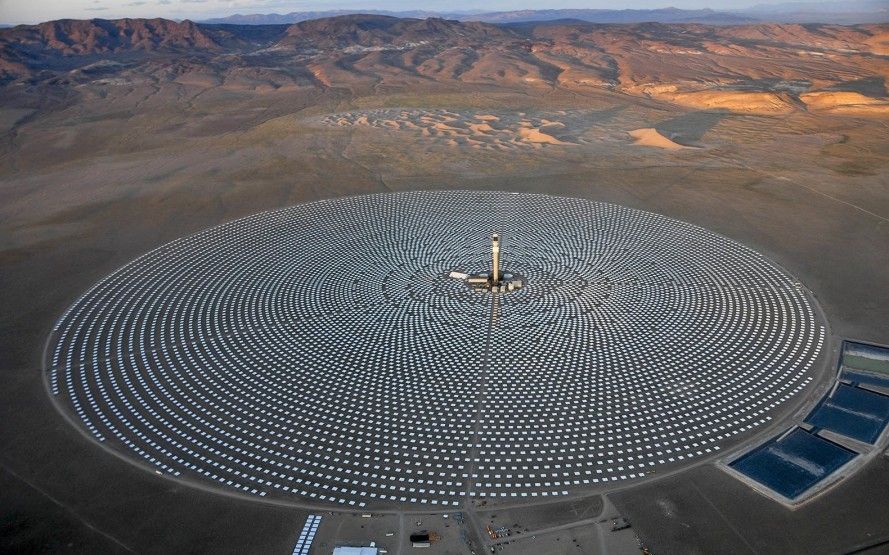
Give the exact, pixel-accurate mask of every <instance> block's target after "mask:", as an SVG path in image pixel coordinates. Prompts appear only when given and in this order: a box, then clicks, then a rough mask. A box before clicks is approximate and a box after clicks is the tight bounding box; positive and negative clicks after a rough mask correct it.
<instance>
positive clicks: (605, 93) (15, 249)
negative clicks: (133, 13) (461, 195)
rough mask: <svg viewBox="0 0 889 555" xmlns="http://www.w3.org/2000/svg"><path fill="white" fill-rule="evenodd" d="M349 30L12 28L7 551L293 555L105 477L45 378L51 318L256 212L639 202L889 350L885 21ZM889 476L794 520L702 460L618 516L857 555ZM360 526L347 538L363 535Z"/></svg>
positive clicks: (666, 534)
mask: <svg viewBox="0 0 889 555" xmlns="http://www.w3.org/2000/svg"><path fill="white" fill-rule="evenodd" d="M340 24H342V25H346V23H343V22H339V23H337V22H333V23H331V22H330V21H329V20H328V21H325V22H324V23H323V24H322V23H319V22H306V23H304V24H298V25H294V26H292V27H288V28H286V29H284V28H282V29H274V28H265V27H257V28H255V29H253V30H243V29H242V30H237V29H236V30H231V29H225V28H222V27H212V28H201V27H198V26H195V27H194V28H188V29H182V28H179V27H175V28H172V29H173V30H166V31H165V30H163V29H161V30H158V29H153V30H149V31H144V30H143V32H144V33H146V35H145V36H146V37H147V38H145V39H144V41H143V42H142V43H138V44H141V45H142V46H139V45H138V44H137V43H136V40H135V39H133V40H132V41H131V42H127V43H125V44H124V43H120V42H113V41H111V42H109V41H110V39H108V38H107V37H106V36H105V35H102V33H101V32H93V31H89V30H88V29H86V30H83V29H80V30H76V32H75V31H72V30H71V29H66V28H64V26H61V27H58V28H54V29H49V28H48V29H44V30H39V29H38V30H27V32H25V31H21V30H6V31H3V32H2V33H3V34H2V35H0V37H2V41H0V44H2V50H0V53H2V56H0V59H2V62H3V65H2V66H0V69H2V71H3V73H2V75H3V80H2V84H0V134H2V141H0V267H2V271H0V306H2V311H0V369H2V376H3V378H2V380H3V387H2V388H0V419H2V422H3V424H2V426H0V490H2V491H3V492H4V493H3V498H4V501H3V504H4V505H5V507H6V509H5V510H4V511H3V524H2V526H3V536H4V539H3V540H2V541H3V542H5V543H4V544H3V546H4V548H7V549H13V550H16V549H18V550H45V549H52V550H61V551H65V550H67V551H70V552H97V551H121V552H125V551H133V552H168V551H171V550H175V551H179V552H193V551H231V552H244V551H245V550H258V551H261V552H289V551H288V550H292V546H293V542H294V540H295V537H296V535H298V533H299V529H300V528H301V527H302V523H303V521H304V519H305V515H306V514H307V512H308V511H307V510H305V509H304V508H299V507H290V506H286V507H282V506H275V505H268V504H261V503H255V502H252V501H246V500H244V499H240V498H227V497H225V496H222V495H219V494H218V493H213V492H209V491H203V490H199V489H195V488H191V487H183V486H182V485H181V484H178V483H175V482H171V481H168V480H165V479H164V478H161V477H156V476H153V475H151V474H148V473H145V472H144V471H143V470H141V469H138V468H135V467H132V466H131V465H129V464H128V463H126V462H124V461H122V460H120V459H118V458H115V457H113V456H109V455H108V454H107V453H105V452H104V451H103V450H101V449H100V448H98V447H97V446H96V445H95V444H94V443H93V442H91V441H90V440H88V439H87V438H86V437H85V436H84V435H82V434H81V433H80V432H79V431H78V430H76V429H75V428H74V427H72V426H71V425H70V424H69V423H68V422H66V421H65V420H64V419H63V418H62V417H61V416H60V415H59V413H58V412H57V411H56V409H55V408H54V406H53V404H52V403H51V401H50V399H49V396H48V393H47V391H46V387H45V384H44V372H43V368H44V363H43V360H42V357H43V348H44V344H45V342H46V339H47V336H48V334H49V332H50V330H51V328H52V325H53V323H54V322H55V320H56V319H57V318H58V317H59V316H60V314H61V313H62V312H63V311H64V310H65V308H66V307H68V306H69V305H70V304H71V303H72V302H73V301H74V300H75V299H77V297H78V296H79V295H80V294H81V293H82V292H84V291H85V290H86V289H87V288H88V287H90V286H91V285H92V284H93V283H95V282H96V281H98V280H99V279H101V278H102V277H103V276H105V275H107V274H108V273H110V272H112V271H113V270H114V269H116V268H118V267H120V266H121V265H123V264H125V263H126V262H128V261H130V260H132V259H134V258H135V257H137V256H139V255H140V254H142V253H144V252H146V251H148V250H150V249H152V248H155V247H157V246H159V245H161V244H164V243H166V242H168V241H171V240H173V239H176V238H178V237H182V236H185V235H188V234H191V233H195V232H197V231H199V230H202V229H205V228H207V227H210V226H213V225H217V224H220V223H223V222H226V221H230V220H232V219H235V218H239V217H242V216H247V215H249V214H253V213H256V212H258V211H262V210H268V209H273V208H278V207H283V206H288V205H292V204H296V203H301V202H306V201H312V200H317V199H323V198H330V197H339V196H344V195H355V194H363V193H372V192H385V191H401V190H417V189H485V190H502V191H515V192H540V193H548V194H553V195H565V196H575V197H583V198H589V199H594V200H599V201H607V202H612V203H617V204H621V205H626V206H629V207H633V208H639V209H644V210H649V211H653V212H657V213H660V214H664V215H667V216H670V217H674V218H678V219H680V220H685V221H688V222H692V223H694V224H697V225H700V226H703V227H705V228H707V229H710V230H713V231H715V232H717V233H720V234H722V235H725V236H727V237H729V238H732V239H734V240H736V241H739V242H741V243H743V244H745V245H747V246H750V247H751V248H753V249H755V250H757V251H759V252H761V253H763V254H764V255H766V256H767V257H769V258H771V259H772V260H774V261H776V262H778V263H779V264H781V265H782V266H783V267H784V268H786V269H787V270H788V271H789V272H790V273H791V274H793V275H794V276H796V277H798V278H799V280H800V281H801V282H802V283H803V284H804V286H805V287H806V288H808V289H809V290H811V291H812V292H813V294H814V295H815V297H816V298H817V300H818V302H819V303H820V306H821V308H822V309H823V310H824V313H825V316H826V319H827V321H828V323H829V326H830V330H829V332H830V335H831V343H830V344H831V346H832V348H833V349H834V350H835V349H836V347H837V344H838V342H839V340H840V339H842V338H853V339H857V340H862V341H871V342H876V343H882V344H889V305H887V298H889V294H887V286H889V99H887V92H886V79H889V42H887V41H889V39H887V36H889V29H887V27H886V26H885V25H883V26H866V27H863V26H862V27H840V26H822V27H820V28H817V29H813V28H807V27H806V26H795V25H794V26H751V27H738V28H707V27H704V26H699V25H690V26H676V27H672V26H664V25H661V26H657V25H640V26H631V27H621V26H592V25H576V26H571V25H545V26H540V27H534V28H527V27H521V28H515V29H513V28H509V29H505V28H500V27H494V26H484V25H482V24H453V25H450V24H447V25H446V24H444V23H435V22H433V23H430V24H427V25H429V26H433V27H435V26H436V25H438V26H439V27H440V28H438V27H436V28H433V29H431V30H430V29H412V28H409V27H408V28H407V29H401V28H399V29H393V28H391V27H387V28H385V29H378V28H376V27H374V28H371V29H365V28H362V27H361V25H360V21H359V23H355V22H354V21H350V22H348V25H350V26H349V27H348V32H347V31H346V30H344V29H340V28H336V25H340ZM172 25H173V26H175V25H185V24H172ZM324 25H327V27H325V26H324ZM455 25H457V27H455ZM330 26H333V29H331V27H330ZM460 26H462V27H460ZM464 27H465V29H464ZM239 29H240V28H239ZM174 31H175V32H174ZM14 32H15V33H19V34H18V35H16V34H14ZM65 33H67V34H65ZM90 33H92V34H90ZM163 33H166V35H163V36H166V37H170V36H172V37H173V38H170V39H169V41H170V44H171V45H168V46H165V44H166V43H164V42H163V41H159V40H158V38H157V37H158V36H161V34H163ZM177 33H178V34H177ZM424 33H425V34H424ZM430 34H431V35H430ZM137 35H138V33H137ZM427 35H429V36H432V37H433V39H428V38H423V37H426V36H427ZM183 37H184V38H183ZM325 37H328V38H329V37H336V40H334V39H333V38H330V39H329V40H327V38H325ZM467 37H468V38H467ZM115 40H116V39H115ZM165 40H167V39H165ZM424 40H426V41H427V43H422V41H424ZM436 40H437V41H440V43H441V44H440V45H439V44H436V43H435V41H436ZM29 41H30V42H29ZM177 41H180V42H181V41H185V42H184V43H182V44H187V48H185V49H184V50H183V48H184V47H183V46H182V44H180V42H177ZM429 41H431V43H430V42H429ZM421 43H422V44H421ZM23 45H24V46H23ZM35 45H38V46H35ZM825 371H827V370H825ZM35 438H36V439H35ZM886 466H887V460H886V457H885V456H881V457H878V458H877V459H875V460H874V461H873V462H872V463H871V464H870V465H869V466H868V467H867V468H865V469H864V470H862V471H861V472H860V473H859V474H858V475H857V476H856V477H855V478H854V480H851V481H849V482H848V483H843V484H841V485H839V486H837V487H836V488H834V489H832V490H830V491H829V492H827V493H826V494H824V495H823V496H822V497H820V498H819V499H818V500H817V501H815V502H813V503H810V504H806V505H805V506H804V507H802V508H800V509H798V510H795V511H788V510H785V509H783V508H781V507H777V506H774V505H773V504H772V502H771V501H769V500H767V499H765V498H763V497H761V496H758V495H757V494H756V493H754V492H752V491H750V490H749V489H745V487H744V486H743V485H742V484H740V483H738V482H736V481H733V479H732V478H730V477H728V476H725V475H723V473H721V472H719V471H718V470H716V469H714V468H712V467H711V466H708V465H703V466H701V467H699V468H697V469H694V470H692V471H689V472H688V473H687V474H688V476H685V475H681V474H680V475H678V476H671V477H669V478H665V479H664V480H662V481H655V482H652V483H651V485H646V486H645V487H644V488H639V489H635V490H634V489H632V488H630V489H626V490H621V491H619V492H614V493H611V494H608V495H607V498H606V509H607V510H605V509H601V507H600V508H599V509H597V511H598V512H597V515H599V514H601V515H604V516H603V517H602V518H605V516H609V515H606V514H605V513H607V512H608V510H611V511H613V512H614V514H617V513H618V512H619V513H620V514H623V515H625V516H628V517H629V518H630V519H631V520H632V521H633V523H634V530H636V532H637V533H638V534H639V537H640V538H641V539H642V540H643V541H644V542H645V543H646V545H649V546H650V547H652V549H653V550H654V552H656V553H678V552H712V551H713V550H717V549H722V550H728V551H729V552H737V551H744V552H746V551H753V552H757V553H790V552H799V553H805V552H813V551H821V552H844V551H851V550H853V549H857V548H863V547H867V546H872V545H878V544H879V542H885V541H889V529H887V528H886V526H885V523H886V522H887V521H889V513H887V511H889V509H887V508H886V507H887V506H886V504H885V502H884V494H883V491H884V489H883V486H885V484H886ZM683 476H685V477H683ZM689 484H693V485H689ZM868 484H882V485H880V486H879V487H877V486H874V487H868ZM739 499H740V500H743V501H744V502H745V503H748V506H752V507H757V508H759V509H760V510H759V511H758V512H757V514H758V515H759V516H757V518H755V519H753V520H752V521H751V520H750V519H749V517H748V516H746V515H745V513H744V512H743V511H739V510H738V507H739V506H740V505H741V504H742V503H739ZM612 503H613V504H612ZM599 505H601V503H599ZM565 510H566V511H567V509H565ZM324 514H325V515H327V513H326V512H325V513H324ZM609 514H610V513H609ZM766 517H767V518H766ZM325 518H327V516H326V517H325ZM352 518H354V516H350V515H332V514H331V515H329V521H328V525H329V526H331V530H332V528H333V527H334V524H332V523H338V524H336V526H337V527H344V528H343V529H348V530H351V532H349V533H350V534H352V535H354V536H356V537H357V536H360V535H361V534H362V532H361V531H360V530H361V529H358V528H356V527H357V526H359V524H357V522H358V521H355V522H353V521H352V520H349V519H352ZM393 518H394V517H393ZM400 518H401V519H402V521H403V520H404V519H405V518H406V517H405V516H404V515H402V516H401V517H400ZM412 518H413V516H408V517H407V519H408V520H409V521H410V520H411V519H412ZM528 518H529V519H530V520H533V518H536V517H532V516H529V517H528ZM825 523H829V524H830V526H826V525H825ZM410 524H411V523H410V522H408V526H409V525H410ZM403 525H404V522H402V523H401V524H398V523H397V522H396V521H393V522H388V521H387V522H385V523H380V524H375V525H371V524H368V526H369V528H372V527H373V526H377V527H378V528H379V529H378V530H376V531H377V532H382V531H383V529H384V528H386V527H390V526H403ZM362 526H363V525H362ZM540 526H541V528H547V527H548V526H550V525H549V524H546V525H544V524H541V525H540ZM689 526H693V527H694V528H695V530H697V532H695V534H682V533H680V532H679V530H681V529H683V528H684V527H686V528H687V527H689ZM532 528H533V526H532ZM386 529H388V528H386ZM337 530H339V528H337ZM815 531H817V532H818V533H817V534H815V533H814V532H815ZM454 533H455V534H456V532H454ZM602 533H604V534H606V535H607V534H609V532H602ZM330 537H331V538H333V537H335V534H334V532H333V531H331V536H330ZM338 537H341V536H338ZM455 537H456V536H455ZM546 537H549V536H546ZM575 539H577V541H584V542H593V543H591V544H590V545H594V544H595V542H596V541H598V540H596V538H595V537H592V538H591V537H587V536H584V537H583V538H575ZM600 539H601V538H600ZM550 540H552V541H553V542H555V540H553V539H552V538H550ZM550 540H547V541H550ZM325 541H326V540H325ZM330 541H331V542H332V541H333V540H330ZM448 541H451V540H448ZM453 542H454V543H453V547H452V548H448V549H453V550H452V551H448V552H454V553H460V552H464V551H463V549H464V547H463V546H462V544H461V543H460V542H459V538H457V539H454V540H453ZM565 543H570V542H567V540H566V542H565ZM329 545H332V543H330V544H329ZM448 545H451V544H448ZM547 545H549V544H547ZM596 545H598V544H596ZM563 548H564V550H563ZM407 549H408V548H407V547H406V546H405V547H404V551H402V546H398V548H397V549H395V550H390V553H392V552H398V551H402V552H407V551H406V550H407ZM509 549H513V550H515V552H516V553H520V552H528V553H531V552H533V547H532V548H528V547H527V546H526V547H522V544H520V543H517V544H515V545H512V546H510V547H509ZM523 549H527V551H522V550H523ZM547 549H550V548H547ZM551 549H552V550H553V551H552V552H554V553H555V552H559V553H561V552H564V553H574V552H579V551H577V549H575V550H574V551H570V550H568V546H565V545H563V543H558V544H557V543H552V547H551ZM572 549H573V548H572ZM590 549H592V548H590ZM617 549H618V548H616V550H615V551H614V552H620V551H619V550H617ZM877 549H878V548H877ZM505 552H508V550H507V551H505ZM874 552H876V551H874Z"/></svg>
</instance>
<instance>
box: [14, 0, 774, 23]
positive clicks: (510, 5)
mask: <svg viewBox="0 0 889 555" xmlns="http://www.w3.org/2000/svg"><path fill="white" fill-rule="evenodd" d="M787 1H788V0H626V1H624V2H615V1H614V0H585V1H584V0H556V1H552V0H549V1H545V2H543V1H541V0H488V1H486V2H484V3H483V4H479V3H477V2H472V1H470V0H342V1H330V0H327V1H325V0H0V22H2V23H36V22H39V21H48V20H51V19H61V18H77V19H89V18H94V17H100V18H109V19H110V18H117V17H167V18H171V19H183V18H191V19H201V18H206V17H215V16H220V15H231V14H234V13H272V12H277V13H287V12H296V11H311V10H335V9H349V10H352V9H354V10H359V11H360V10H361V9H365V10H369V9H379V10H396V11H397V10H413V9H425V10H435V11H451V12H453V11H468V10H472V9H478V8H479V6H480V5H481V6H484V10H485V11H498V10H517V9H534V8H537V9H540V8H606V9H621V8H663V7H667V6H673V7H676V8H713V9H720V8H743V7H747V6H749V5H752V4H777V3H783V2H787Z"/></svg>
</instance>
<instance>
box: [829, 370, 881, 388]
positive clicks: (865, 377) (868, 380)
mask: <svg viewBox="0 0 889 555" xmlns="http://www.w3.org/2000/svg"><path fill="white" fill-rule="evenodd" d="M840 379H842V380H846V381H847V382H852V383H856V384H859V383H860V384H868V385H876V386H880V387H884V388H886V389H889V376H886V377H885V378H884V377H880V376H877V375H876V374H867V373H864V372H853V371H850V370H843V373H842V374H840Z"/></svg>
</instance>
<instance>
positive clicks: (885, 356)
mask: <svg viewBox="0 0 889 555" xmlns="http://www.w3.org/2000/svg"><path fill="white" fill-rule="evenodd" d="M841 365H842V368H843V369H844V370H851V371H859V372H870V373H873V374H877V375H880V376H883V377H885V378H889V348H886V347H878V346H876V345H867V344H865V343H855V342H853V341H846V342H845V343H843V359H842V361H841Z"/></svg>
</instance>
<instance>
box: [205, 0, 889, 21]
mask: <svg viewBox="0 0 889 555" xmlns="http://www.w3.org/2000/svg"><path fill="white" fill-rule="evenodd" d="M356 13H361V14H367V15H384V16H392V17H401V18H420V19H423V18H428V17H438V18H444V19H452V20H456V21H464V22H466V21H479V22H483V23H496V24H510V23H528V22H537V21H562V20H564V21H569V20H572V21H585V22H588V23H703V24H708V25H744V24H749V23H764V22H773V23H842V24H856V23H882V22H889V3H887V2H885V1H883V0H849V1H847V2H788V3H782V4H760V5H756V6H752V7H750V8H746V9H743V10H712V9H698V10H684V9H679V8H659V9H649V10H632V9H621V10H609V9H543V10H513V11H499V12H472V13H468V12H432V11H425V10H413V11H401V12H396V11H385V10H367V11H359V12H356V11H354V10H352V11H350V10H330V11H307V12H290V13H286V14H277V13H272V14H247V15H243V14H236V15H231V16H228V17H222V18H213V19H207V20H203V21H202V23H211V24H235V25H274V24H278V25H280V24H293V23H299V22H302V21H308V20H313V19H320V18H327V17H334V16H341V15H351V14H356Z"/></svg>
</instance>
